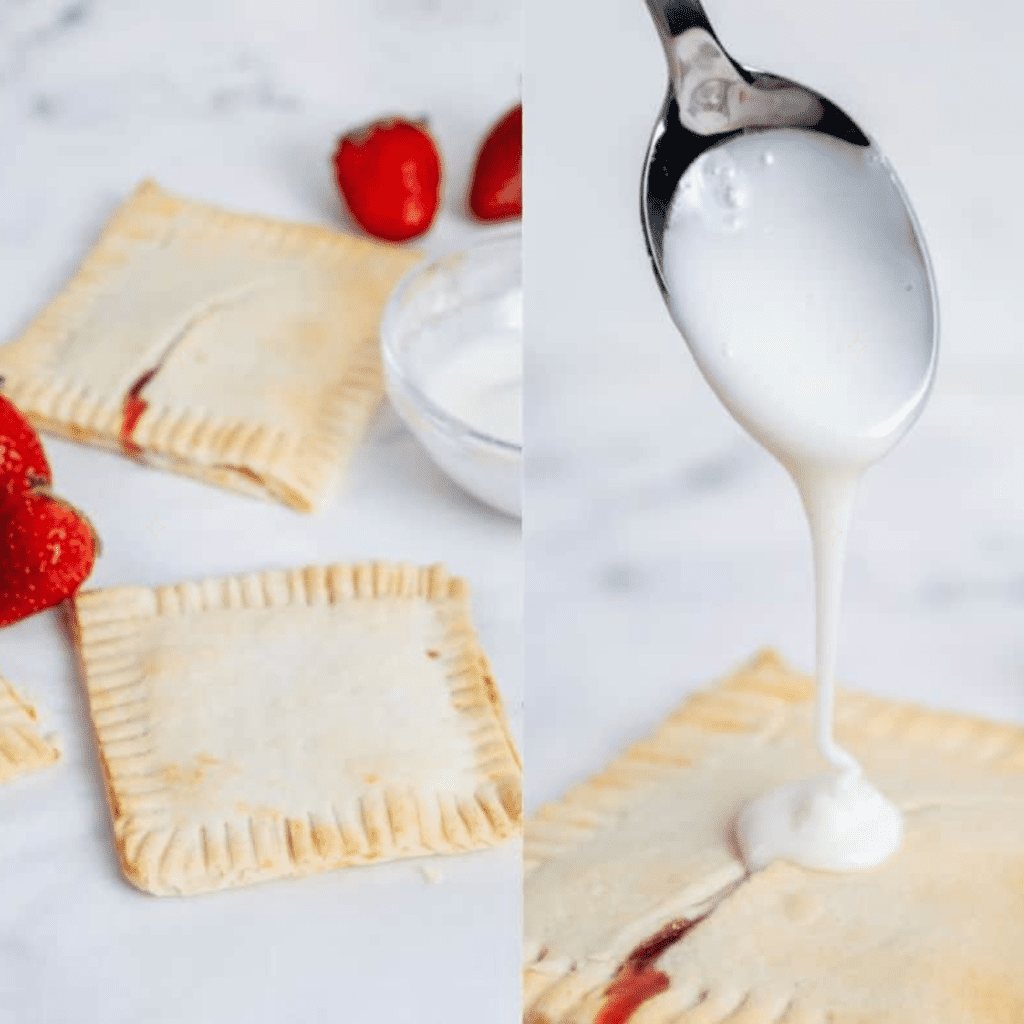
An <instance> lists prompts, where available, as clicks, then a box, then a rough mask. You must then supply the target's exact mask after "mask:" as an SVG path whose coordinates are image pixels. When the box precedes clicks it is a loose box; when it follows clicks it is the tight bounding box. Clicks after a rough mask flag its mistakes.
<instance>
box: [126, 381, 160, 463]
mask: <svg viewBox="0 0 1024 1024" xmlns="http://www.w3.org/2000/svg"><path fill="white" fill-rule="evenodd" d="M155 375H156V370H155V369H153V370H150V371H149V372H148V373H144V374H143V375H142V376H141V377H140V378H139V379H138V380H137V381H136V382H135V384H134V385H133V386H132V389H131V390H130V391H129V392H128V394H127V395H126V396H125V400H124V405H123V406H122V410H121V447H122V448H123V449H124V452H125V454H126V455H130V456H131V457H132V458H134V459H138V458H141V457H142V449H141V448H140V447H139V446H138V445H137V444H136V443H135V442H134V441H133V440H132V435H133V434H134V433H135V428H136V427H137V426H138V425H139V420H140V419H142V414H143V413H144V412H145V411H146V409H147V403H146V400H145V399H144V398H143V397H142V389H143V388H144V387H145V386H146V385H147V384H148V383H149V382H150V381H151V380H152V379H153V377H154V376H155Z"/></svg>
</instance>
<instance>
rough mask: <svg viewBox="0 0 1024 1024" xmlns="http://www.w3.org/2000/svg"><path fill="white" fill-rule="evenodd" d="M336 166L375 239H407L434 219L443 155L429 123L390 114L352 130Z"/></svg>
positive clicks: (350, 202) (352, 206) (354, 209)
mask: <svg viewBox="0 0 1024 1024" xmlns="http://www.w3.org/2000/svg"><path fill="white" fill-rule="evenodd" d="M334 171H335V177H336V178H337V182H338V188H339V189H340V190H341V194H342V196H343V197H344V199H345V203H346V205H347V206H348V208H349V211H350V212H351V214H352V216H353V217H354V218H355V220H356V221H357V222H358V223H359V225H360V226H361V227H362V228H363V229H364V230H365V231H366V232H367V233H368V234H371V235H373V236H374V237H375V238H382V239H385V240H386V241H389V242H404V241H406V240H408V239H410V238H416V237H417V236H418V235H422V234H423V233H424V232H425V231H426V230H427V229H428V228H429V227H430V225H431V224H432V223H433V221H434V217H435V215H436V214H437V208H438V205H439V203H440V200H441V157H440V155H439V154H438V151H437V146H435V145H434V140H433V139H432V138H431V136H430V133H429V132H428V131H427V128H426V125H425V124H423V123H414V122H412V121H405V120H403V119H402V118H397V117H389V118H384V119H382V120H380V121H374V122H373V123H372V124H368V125H364V126H363V127H362V128H357V129H355V130H354V131H351V132H349V133H348V134H347V135H345V136H343V137H342V139H341V140H340V142H339V143H338V147H337V149H336V150H335V153H334Z"/></svg>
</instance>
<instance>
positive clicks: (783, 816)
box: [664, 129, 936, 871]
mask: <svg viewBox="0 0 1024 1024" xmlns="http://www.w3.org/2000/svg"><path fill="white" fill-rule="evenodd" d="M917 237H918V236H917V233H916V231H915V226H914V224H913V223H912V221H911V220H910V218H909V217H908V214H907V212H906V207H905V205H904V201H903V197H902V194H901V191H900V188H899V185H898V184H897V181H896V178H895V176H894V175H893V174H892V172H891V169H890V168H889V166H888V165H887V164H886V162H885V160H884V159H883V158H882V157H881V156H880V155H879V154H878V153H877V151H876V150H875V149H874V148H873V147H872V148H869V149H864V148H860V147H857V146H853V145H851V144H849V143H845V142H841V141H839V140H837V139H833V138H831V137H826V136H822V135H819V134H816V133H810V132H803V131H800V130H796V129H787V130H780V131H772V132H771V133H768V134H765V133H748V134H743V135H738V136H735V137H733V138H732V139H730V140H729V141H727V142H725V143H723V144H722V145H720V146H718V147H716V148H714V149H711V150H709V151H708V152H707V153H705V154H704V155H703V156H702V157H700V158H699V159H698V160H696V161H695V162H694V163H693V164H692V165H691V166H690V168H689V169H688V170H687V173H686V174H685V175H684V177H683V179H682V180H681V182H680V186H679V189H678V191H677V193H676V196H675V198H674V200H673V206H672V210H671V212H670V215H669V219H668V227H667V230H666V233H665V241H664V263H665V278H666V282H667V286H668V292H669V297H670V298H669V302H670V306H671V309H672V314H673V317H674V319H675V321H676V323H677V324H678V326H679V329H680V330H681V331H682V333H683V335H684V337H685V338H686V339H687V342H688V344H689V346H690V349H691V351H692V352H693V354H694V358H695V360H696V362H697V365H698V366H699V368H700V370H701V372H702V373H703V375H704V377H705V378H706V380H707V381H708V383H709V384H710V386H711V387H712V389H713V390H714V391H715V393H716V394H717V395H718V397H719V398H720V399H721V400H722V402H723V403H724V404H725V406H726V407H727V408H728V410H729V411H730V412H731V413H732V415H733V416H734V417H735V418H736V420H738V421H739V423H740V424H741V425H742V426H743V427H744V428H745V429H746V430H747V431H748V432H749V433H750V434H751V435H753V437H754V438H755V439H756V440H757V441H759V442H760V443H761V444H762V445H763V446H764V447H765V448H767V449H768V451H769V452H771V453H772V454H773V455H774V456H775V457H776V458H777V459H778V460H779V461H780V462H781V463H782V464H783V466H784V467H785V468H786V469H787V470H788V471H789V473H790V475H791V476H792V477H793V480H794V481H795V483H796V485H797V488H798V490H799V492H800V496H801V499H802V501H803V505H804V508H805V510H806V513H807V518H808V521H809V524H810V528H811V535H812V542H813V552H814V567H815V591H816V604H817V651H816V655H817V658H816V660H817V672H816V675H817V686H818V691H817V692H818V696H817V712H816V721H817V742H818V747H819V750H820V752H821V754H822V756H823V758H824V759H825V760H826V761H827V762H828V763H829V766H830V769H831V770H830V772H829V773H827V774H824V775H822V776H821V777H819V778H814V779H810V780H804V781H800V782H796V783H793V784H791V785H788V786H785V787H783V788H781V789H779V790H776V791H774V792H772V793H769V794H767V795H766V796H764V797H763V798H761V799H760V800H757V801H755V802H754V803H752V804H751V805H749V806H748V807H746V808H745V809H744V810H743V812H742V813H741V815H740V817H739V821H738V823H737V840H738V843H739V847H740V850H741V853H742V855H743V858H744V860H745V862H746V864H747V866H748V868H751V869H756V868H760V867H763V866H764V865H766V864H767V863H769V862H771V861H772V860H775V859H778V858H784V859H788V860H791V861H794V862H796V863H799V864H802V865H804V866H807V867H812V868H818V869H825V870H836V871H846V870H851V869H856V868H865V867H869V866H871V865H874V864H878V863H881V862H882V861H884V860H885V859H886V858H888V857H889V856H890V855H892V854H893V853H894V852H895V851H896V850H897V849H898V848H899V845H900V843H901V840H902V831H903V830H902V821H901V817H900V814H899V812H898V811H897V810H896V808H895V807H894V806H893V805H892V804H890V803H889V802H888V800H886V799H885V798H884V797H883V796H882V795H881V794H880V793H879V792H878V791H877V790H876V789H875V788H874V787H873V786H872V785H871V784H870V782H868V781H867V779H866V778H864V776H863V773H862V771H861V768H860V765H859V764H858V763H857V761H856V760H855V759H854V758H853V757H852V756H851V755H850V754H849V753H847V752H846V751H845V750H843V749H842V748H841V747H839V746H838V745H837V744H836V742H835V740H834V739H833V736H832V717H833V716H832V705H833V699H834V674H835V662H836V636H837V627H838V612H839V595H840V588H841V582H842V572H843V563H844V554H845V546H846V537H847V533H848V530H849V523H850V514H851V510H852V505H853V498H854V494H855V491H856V487H857V483H858V480H859V478H860V475H861V474H862V473H863V471H864V470H865V469H866V468H867V467H868V466H870V465H871V464H872V463H874V462H875V461H877V460H878V459H879V458H881V457H882V456H883V455H885V454H886V453H887V452H888V451H889V450H890V449H891V448H892V446H893V445H894V444H896V442H897V441H898V440H899V439H900V438H901V437H902V436H903V435H904V434H905V433H906V431H907V430H908V429H909V428H910V426H911V424H912V423H913V422H914V420H915V419H916V418H917V416H918V415H919V414H920V412H921V409H922V408H923V405H924V402H925V399H926V398H927V395H928V392H929V389H930V385H931V378H932V374H933V370H934V359H935V346H934V343H933V338H934V333H935V326H936V323H935V312H934V309H933V305H932V302H931V298H930V289H929V285H928V267H927V263H926V257H925V256H924V254H923V252H922V250H921V248H920V246H919V244H918V241H917Z"/></svg>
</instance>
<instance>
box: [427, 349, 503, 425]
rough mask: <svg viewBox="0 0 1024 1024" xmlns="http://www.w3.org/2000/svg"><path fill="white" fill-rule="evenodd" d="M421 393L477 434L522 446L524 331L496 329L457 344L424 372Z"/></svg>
mask: <svg viewBox="0 0 1024 1024" xmlns="http://www.w3.org/2000/svg"><path fill="white" fill-rule="evenodd" d="M423 391H424V393H425V394H426V395H427V397H428V398H429V399H430V400H431V401H433V402H435V403H436V404H437V405H439V406H440V407H441V408H443V409H444V410H446V411H447V412H449V413H451V414H452V415H453V416H455V417H456V418H457V419H459V420H461V421H462V422H463V423H466V424H467V425H469V426H470V427H472V428H473V429H474V430H476V431H477V432H478V433H481V434H486V435H487V436H488V437H493V438H497V439H498V440H501V441H508V442H510V443H511V444H522V441H523V341H522V333H521V332H520V331H518V330H512V329H507V330H504V331H501V332H498V331H494V332H492V333H489V334H486V335H482V336H479V337H476V338H473V339H472V340H470V341H468V342H465V343H463V344H461V345H459V346H458V347H457V348H456V349H455V350H454V351H453V352H452V354H451V355H450V356H449V357H448V358H447V359H445V361H444V362H442V363H441V364H440V365H438V366H436V367H434V368H433V370H432V371H431V372H430V373H429V374H428V375H427V377H426V379H425V380H424V382H423Z"/></svg>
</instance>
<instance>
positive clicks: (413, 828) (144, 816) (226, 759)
mask: <svg viewBox="0 0 1024 1024" xmlns="http://www.w3.org/2000/svg"><path fill="white" fill-rule="evenodd" d="M75 622H76V633H77V640H78V643H79V648H80V655H81V662H82V668H83V674H84V677H85V682H86V689H87V691H88V698H89V709H90V713H91V716H92V720H93V724H94V727H95V731H96V736H97V739H98V742H99V750H100V760H101V763H102V765H103V770H104V775H105V778H106V785H107V794H108V797H109V801H110V808H111V812H112V815H113V820H114V838H115V841H116V844H117V850H118V854H119V857H120V860H121V864H122V867H123V869H124V873H125V875H126V876H127V878H128V879H129V880H130V881H131V882H133V883H134V884H135V885H136V886H138V887H139V888H141V889H144V890H145V891H147V892H151V893H155V894H158V895H169V894H184V893H197V892H204V891H208V890H213V889H222V888H226V887H228V886H235V885H242V884H246V883H248V882H255V881H259V880H262V879H268V878H275V877H280V876H285V875H303V874H310V873H312V872H316V871H325V870H328V869H331V868H341V867H349V866H353V865H360V864H373V863H380V862H383V861H388V860H394V859H396V858H400V857H415V856H421V855H427V854H438V853H458V852H461V851H465V850H475V849H480V848H483V847H488V846H494V845H496V844H498V843H500V842H503V841H504V840H506V839H509V838H510V837H512V836H514V835H516V834H518V832H519V831H520V822H521V793H520V763H519V756H518V754H517V753H516V750H515V747H514V745H513V742H512V738H511V735H510V733H509V730H508V726H507V723H506V719H505V715H504V711H503V708H502V702H501V698H500V696H499V693H498V689H497V686H496V684H495V682H494V679H493V676H492V675H491V670H490V667H489V665H488V663H487V658H486V657H485V655H484V653H483V651H482V650H481V648H480V645H479V642H478V640H477V638H476V633H475V631H474V629H473V625H472V622H471V621H470V618H469V608H468V592H467V587H466V584H465V583H464V582H463V581H462V580H459V579H455V578H452V577H450V576H449V575H448V574H447V572H445V570H444V569H443V568H442V567H440V566H432V567H430V568H424V569H418V568H416V567H414V566H410V565H391V564H388V563H382V562H378V563H365V564H359V565H330V566H309V567H306V568H303V569H294V570H290V571H283V570H281V571H269V572H263V573H253V574H250V575H246V576H237V577H228V578H224V579H216V580H207V581H205V582H203V583H183V584H180V585H177V586H166V587H157V588H155V589H150V588H146V587H118V588H114V589H110V590H95V591H89V592H86V593H82V594H80V595H79V596H78V597H77V598H76V599H75Z"/></svg>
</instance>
